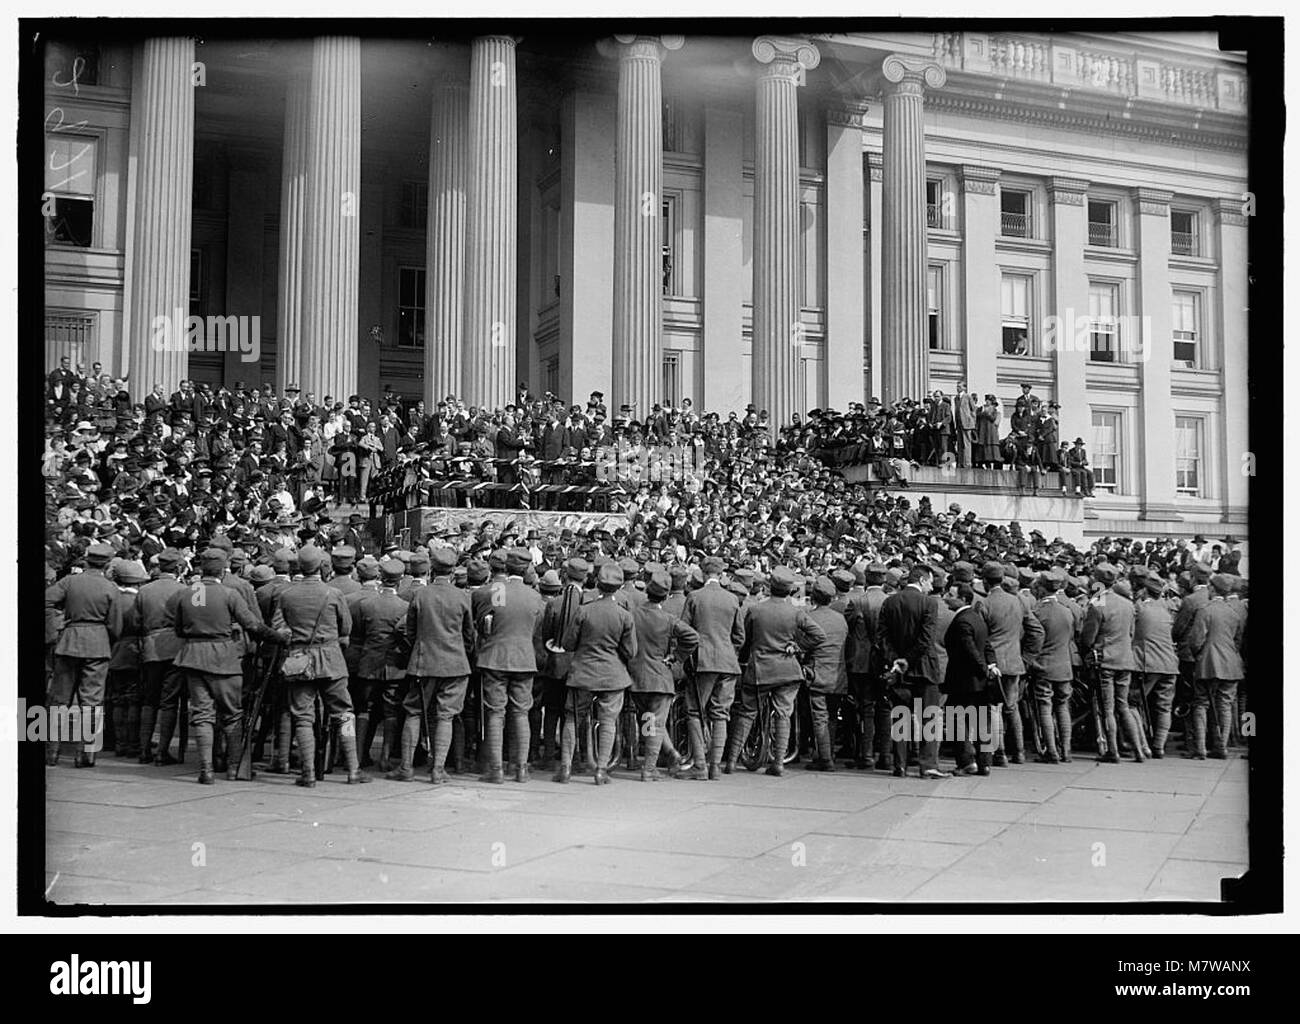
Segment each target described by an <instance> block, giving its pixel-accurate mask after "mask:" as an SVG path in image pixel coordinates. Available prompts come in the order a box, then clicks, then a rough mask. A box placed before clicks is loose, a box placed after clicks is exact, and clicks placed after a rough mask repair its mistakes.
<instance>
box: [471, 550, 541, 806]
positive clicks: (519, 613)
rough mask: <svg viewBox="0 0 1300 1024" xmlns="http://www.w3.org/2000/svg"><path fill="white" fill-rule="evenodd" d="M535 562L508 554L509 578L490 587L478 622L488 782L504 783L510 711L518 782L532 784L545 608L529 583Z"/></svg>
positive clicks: (522, 555)
mask: <svg viewBox="0 0 1300 1024" xmlns="http://www.w3.org/2000/svg"><path fill="white" fill-rule="evenodd" d="M448 555H449V556H450V552H448ZM532 561H533V560H532V557H531V556H530V555H529V554H528V551H527V549H525V548H510V549H509V550H508V551H507V552H506V572H507V576H506V579H505V580H504V581H500V580H498V581H496V582H494V583H492V584H490V585H489V591H490V597H489V600H488V603H487V604H486V606H482V607H485V608H486V610H485V611H483V612H482V613H481V614H480V615H479V616H478V618H477V619H476V620H475V624H476V626H477V627H478V658H477V662H478V668H479V672H480V673H481V676H482V685H483V710H484V713H485V715H486V720H485V721H484V723H483V724H484V742H485V744H486V748H485V757H484V765H483V776H482V781H484V782H494V783H501V782H504V781H505V774H504V772H503V770H502V764H501V746H502V738H503V737H502V731H503V725H504V719H505V717H506V716H507V707H508V709H509V710H508V717H509V719H510V723H511V730H510V739H511V748H512V749H511V752H512V754H513V755H514V767H515V781H516V782H527V781H528V746H529V725H528V712H529V710H530V709H531V708H532V706H533V676H534V675H536V674H537V650H536V648H535V647H534V646H533V643H534V636H535V634H537V633H538V632H539V626H540V621H541V617H542V609H543V607H544V602H543V601H542V598H541V595H539V594H538V593H537V591H535V590H533V589H532V588H531V587H528V586H526V585H525V584H524V580H523V576H524V572H525V571H527V570H528V569H530V568H531V567H532ZM466 674H467V675H468V668H467V669H466Z"/></svg>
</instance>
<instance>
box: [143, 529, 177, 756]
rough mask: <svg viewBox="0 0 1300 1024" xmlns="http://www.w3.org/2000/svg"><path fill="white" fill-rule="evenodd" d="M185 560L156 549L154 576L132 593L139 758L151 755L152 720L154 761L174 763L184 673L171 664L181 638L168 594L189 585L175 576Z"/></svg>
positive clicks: (165, 550)
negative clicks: (137, 641)
mask: <svg viewBox="0 0 1300 1024" xmlns="http://www.w3.org/2000/svg"><path fill="white" fill-rule="evenodd" d="M184 564H185V558H184V556H183V555H182V554H181V553H180V552H179V551H177V550H176V549H175V548H164V549H163V550H162V551H160V552H159V553H158V576H157V577H156V578H155V579H154V580H153V581H151V582H149V583H146V584H145V585H144V586H142V587H141V588H140V592H139V594H137V595H136V606H137V608H138V609H139V617H140V663H141V669H140V674H141V679H140V685H141V693H140V758H139V760H140V763H141V764H148V763H149V762H150V761H151V760H153V754H152V750H151V746H150V745H151V744H152V742H153V729H154V724H155V722H156V723H157V724H158V759H157V763H158V764H160V765H163V764H171V763H172V758H171V753H170V750H169V748H170V747H171V742H172V733H173V732H174V731H175V729H176V716H177V708H178V707H179V704H180V693H181V688H182V687H183V686H184V684H185V679H184V673H183V672H181V671H179V670H178V669H177V668H176V667H175V664H174V662H175V659H176V655H177V654H178V653H179V652H180V649H181V642H180V638H179V637H177V636H176V624H175V622H174V621H173V619H172V610H171V609H172V606H171V598H172V595H173V594H175V593H177V592H178V591H184V592H188V591H189V587H187V586H186V585H185V584H184V583H182V582H181V581H180V579H179V578H178V575H179V573H180V572H181V571H182V570H183V568H184Z"/></svg>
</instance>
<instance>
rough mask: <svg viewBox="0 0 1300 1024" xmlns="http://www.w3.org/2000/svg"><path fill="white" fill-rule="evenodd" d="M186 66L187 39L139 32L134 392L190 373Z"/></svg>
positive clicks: (131, 256)
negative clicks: (142, 38) (141, 36)
mask: <svg viewBox="0 0 1300 1024" xmlns="http://www.w3.org/2000/svg"><path fill="white" fill-rule="evenodd" d="M193 65H194V40H193V39H190V38H188V37H185V38H180V37H168V38H159V39H146V40H145V41H144V43H143V44H142V45H141V48H140V50H139V61H138V63H137V66H136V72H135V75H136V80H135V89H136V91H135V96H134V100H133V103H132V126H131V135H132V139H133V141H134V142H135V143H136V145H137V147H138V148H137V150H136V169H135V183H134V184H135V194H134V209H133V220H132V238H131V244H130V245H129V246H128V247H127V269H126V280H127V316H126V330H127V331H128V334H127V336H126V347H127V372H128V374H129V379H130V381H131V384H132V390H135V391H138V393H139V394H144V393H146V392H147V391H149V390H150V389H152V388H153V386H154V385H155V384H162V385H163V387H164V388H165V389H166V390H167V392H168V393H169V394H170V393H171V392H172V391H175V390H176V387H177V385H178V384H179V383H180V382H181V381H182V380H183V379H184V378H185V376H186V374H187V373H188V372H189V352H188V348H187V345H186V343H185V317H187V316H188V315H189V311H190V310H189V306H190V237H191V235H190V227H191V211H192V204H193V180H194V86H193V84H192V81H191V77H190V76H191V74H192V70H193ZM159 318H166V319H159ZM178 319H179V323H178V322H177V320H178Z"/></svg>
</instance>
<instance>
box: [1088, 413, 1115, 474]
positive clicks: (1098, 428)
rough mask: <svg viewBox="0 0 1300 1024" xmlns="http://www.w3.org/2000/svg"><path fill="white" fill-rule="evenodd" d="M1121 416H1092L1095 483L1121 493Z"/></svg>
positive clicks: (1095, 414)
mask: <svg viewBox="0 0 1300 1024" xmlns="http://www.w3.org/2000/svg"><path fill="white" fill-rule="evenodd" d="M1120 425H1121V421H1120V414H1119V413H1117V412H1094V413H1093V414H1092V451H1091V453H1090V458H1089V460H1088V461H1089V462H1090V463H1091V464H1092V475H1093V483H1094V484H1095V485H1096V486H1097V487H1098V488H1102V489H1105V490H1107V491H1110V492H1111V493H1112V494H1118V493H1120V480H1121V475H1120V455H1121V452H1120V447H1121V445H1120V441H1121V434H1120Z"/></svg>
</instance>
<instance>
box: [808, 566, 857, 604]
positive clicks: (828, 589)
mask: <svg viewBox="0 0 1300 1024" xmlns="http://www.w3.org/2000/svg"><path fill="white" fill-rule="evenodd" d="M835 571H836V572H837V573H838V572H843V571H844V570H842V569H836V570H835ZM849 575H850V576H851V575H852V573H850V574H849ZM811 592H812V596H813V597H815V598H817V599H818V600H822V601H831V600H833V599H834V598H835V594H836V592H837V588H836V586H835V583H834V581H833V580H832V579H831V578H830V577H829V576H818V577H817V578H816V579H815V580H813V585H812V591H811Z"/></svg>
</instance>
